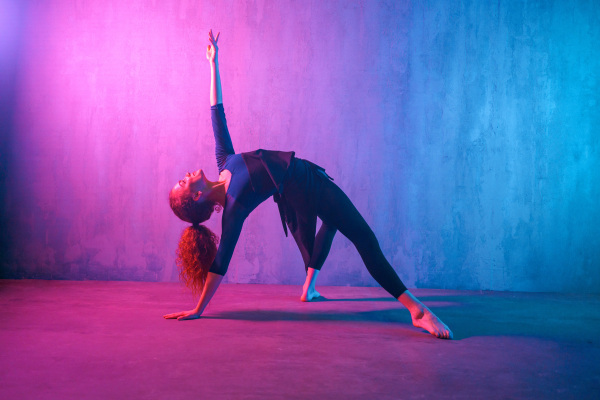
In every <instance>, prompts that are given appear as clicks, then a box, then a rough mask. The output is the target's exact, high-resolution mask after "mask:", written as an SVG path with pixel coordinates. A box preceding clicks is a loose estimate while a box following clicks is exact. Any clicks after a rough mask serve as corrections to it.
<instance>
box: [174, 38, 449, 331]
mask: <svg viewBox="0 0 600 400" xmlns="http://www.w3.org/2000/svg"><path fill="white" fill-rule="evenodd" d="M208 37H209V41H210V45H208V48H207V50H206V58H207V59H208V61H209V64H210V70H211V75H210V76H211V79H210V105H211V117H212V126H213V132H214V136H215V144H216V157H217V164H218V166H219V173H220V174H219V179H218V180H217V181H214V182H213V181H209V180H208V179H207V178H206V176H205V175H204V172H203V171H202V170H201V169H199V170H197V171H196V172H193V173H189V172H188V173H187V174H186V175H185V177H184V178H183V179H181V180H180V181H179V182H177V183H176V184H175V186H174V187H173V189H171V192H170V193H169V201H170V205H171V208H172V209H173V212H174V213H175V215H177V216H178V217H179V218H180V219H182V220H183V221H187V222H189V223H191V224H192V225H191V226H189V227H188V228H186V229H185V230H184V231H183V234H182V235H181V239H180V241H179V247H178V249H177V264H178V266H179V267H180V268H181V278H182V280H184V281H185V283H186V285H187V286H189V287H190V288H191V289H192V290H193V291H194V292H195V293H198V294H199V295H200V300H199V301H198V305H197V306H196V308H194V309H192V310H189V311H182V312H177V313H173V314H167V315H165V316H164V317H165V318H177V319H178V320H186V319H196V318H200V316H201V315H202V312H203V311H204V309H205V308H206V306H207V305H208V303H209V302H210V299H211V298H212V297H213V295H214V294H215V292H216V291H217V288H218V287H219V284H220V283H221V280H222V279H223V276H224V275H225V273H226V272H227V268H228V266H229V262H230V260H231V256H232V254H233V250H234V249H235V245H236V243H237V241H238V238H239V236H240V232H241V230H242V225H243V223H244V220H245V219H246V218H247V217H248V215H249V214H250V213H251V212H252V210H254V209H255V208H256V207H257V206H258V205H259V204H260V203H262V202H263V201H265V200H267V199H268V198H269V197H271V196H273V197H274V199H275V201H276V202H277V205H278V207H279V212H280V214H281V219H282V222H283V229H284V231H285V234H286V235H287V229H288V228H289V230H290V232H291V233H292V236H293V237H294V239H295V241H296V244H297V245H298V248H299V249H300V252H301V253H302V258H303V260H304V267H305V269H306V281H305V282H304V286H303V288H302V296H301V297H300V299H301V300H302V301H311V300H314V299H315V298H318V297H319V296H320V294H319V293H318V292H317V291H316V289H315V283H316V280H317V276H318V275H319V271H320V269H321V266H323V263H324V262H325V259H326V258H327V255H328V254H329V250H330V248H331V242H332V241H333V237H334V236H335V233H336V232H337V231H338V230H339V231H340V232H341V233H342V234H343V235H344V236H346V237H347V238H348V239H350V241H351V242H352V243H353V244H354V246H356V249H357V250H358V252H359V254H360V256H361V258H362V260H363V262H364V263H365V266H366V267H367V269H368V271H369V273H370V274H371V275H372V276H373V278H375V280H376V281H377V282H378V283H379V284H380V285H381V286H382V287H383V288H384V289H385V290H386V291H387V292H388V293H390V294H391V295H392V296H393V297H394V298H396V299H398V300H399V301H400V302H401V303H402V304H403V305H404V306H405V307H406V308H407V309H408V311H409V312H410V315H411V317H412V322H413V325H414V326H416V327H420V328H423V329H425V330H427V331H428V332H429V333H431V334H432V335H435V336H437V337H438V338H444V339H451V338H452V332H451V331H450V329H449V328H448V327H447V326H446V325H445V324H444V323H443V322H442V321H441V320H440V319H439V318H438V317H437V316H435V314H433V313H432V312H431V310H429V309H428V308H427V307H426V306H425V305H424V304H423V303H421V302H420V301H419V300H418V299H417V298H416V297H415V296H413V295H412V294H411V293H410V292H409V291H408V290H407V289H406V286H404V284H403V283H402V281H401V280H400V278H399V277H398V275H397V274H396V272H395V271H394V269H393V268H392V266H391V265H390V264H389V263H388V261H387V260H386V259H385V256H384V255H383V253H382V251H381V248H380V247H379V242H378V241H377V238H376V237H375V234H374V233H373V231H372V230H371V228H370V227H369V225H368V224H367V223H366V221H365V220H364V219H363V217H362V216H361V215H360V213H359V212H358V210H357V209H356V208H355V207H354V205H353V204H352V202H351V201H350V199H349V198H348V196H346V194H345V193H344V192H343V191H342V190H341V189H340V188H339V187H338V186H337V185H336V184H334V183H333V182H332V179H331V178H330V177H329V176H328V175H327V174H326V173H325V170H324V169H323V168H321V167H319V166H318V165H316V164H313V163H311V162H310V161H307V160H303V159H301V158H298V157H296V156H295V154H294V152H281V151H269V150H257V151H254V152H249V153H241V154H236V153H235V151H234V150H233V144H232V142H231V137H230V135H229V131H228V129H227V121H226V120H225V111H224V108H223V96H222V92H221V78H220V75H219V61H218V47H217V41H218V39H219V34H217V37H216V38H215V37H214V36H213V33H212V30H211V31H210V32H209V34H208ZM215 210H217V211H219V210H222V211H223V218H222V226H223V229H222V234H221V240H220V243H219V246H218V248H217V243H218V242H219V241H218V239H217V237H216V236H215V234H214V233H213V232H211V231H210V230H209V229H208V228H207V227H205V226H204V225H200V224H201V223H202V222H204V221H206V220H208V219H209V218H210V216H211V214H212V213H213V211H215ZM317 217H318V218H319V219H321V221H322V225H321V228H320V229H319V232H318V233H316V225H317ZM315 233H316V235H315Z"/></svg>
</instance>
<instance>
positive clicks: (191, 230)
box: [169, 191, 221, 295]
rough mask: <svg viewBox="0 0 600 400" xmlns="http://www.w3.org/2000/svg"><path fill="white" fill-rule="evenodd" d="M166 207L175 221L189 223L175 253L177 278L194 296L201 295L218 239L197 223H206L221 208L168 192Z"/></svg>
mask: <svg viewBox="0 0 600 400" xmlns="http://www.w3.org/2000/svg"><path fill="white" fill-rule="evenodd" d="M169 204H170V205H171V209H172V210H173V212H174V213H175V215H177V217H179V219H181V220H183V221H186V222H190V223H191V224H192V225H191V226H188V227H187V228H185V229H184V230H183V232H182V234H181V238H180V239H179V245H178V247H177V251H176V255H177V258H176V263H177V266H178V267H179V278H180V279H181V281H182V282H183V283H185V285H186V286H187V287H189V288H190V289H191V290H192V292H193V293H194V294H195V295H198V294H201V293H202V289H203V288H204V284H205V283H206V276H207V275H208V270H209V269H210V266H211V265H212V262H213V261H214V259H215V256H216V255H217V244H218V243H219V238H218V237H217V235H215V234H214V233H213V232H212V231H211V230H210V229H208V228H207V227H206V226H204V225H200V223H201V222H204V221H206V220H208V219H209V218H210V216H211V215H212V213H213V211H215V210H220V208H221V206H220V204H218V203H216V202H212V201H208V200H205V201H201V202H197V201H194V199H193V198H192V196H189V197H188V196H177V195H175V194H174V192H173V191H171V192H170V193H169Z"/></svg>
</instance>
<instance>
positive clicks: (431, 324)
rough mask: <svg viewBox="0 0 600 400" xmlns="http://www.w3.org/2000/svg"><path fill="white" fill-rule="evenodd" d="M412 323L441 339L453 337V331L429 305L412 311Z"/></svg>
mask: <svg viewBox="0 0 600 400" xmlns="http://www.w3.org/2000/svg"><path fill="white" fill-rule="evenodd" d="M410 316H411V317H412V323H413V325H414V326H416V327H417V328H423V329H425V330H426V331H427V332H429V333H431V334H432V335H433V336H436V337H438V338H440V339H452V337H453V335H452V331H451V330H450V328H448V326H447V325H446V324H444V323H443V322H442V320H441V319H439V318H438V317H437V316H436V315H435V314H434V313H432V312H431V310H429V309H428V308H427V307H425V308H423V309H421V310H416V311H415V312H414V314H413V313H412V312H411V314H410Z"/></svg>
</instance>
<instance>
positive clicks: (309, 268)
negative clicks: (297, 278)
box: [300, 222, 337, 301]
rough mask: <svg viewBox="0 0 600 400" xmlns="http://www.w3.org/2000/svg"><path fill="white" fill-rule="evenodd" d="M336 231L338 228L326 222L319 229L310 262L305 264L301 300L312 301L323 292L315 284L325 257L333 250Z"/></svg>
mask: <svg viewBox="0 0 600 400" xmlns="http://www.w3.org/2000/svg"><path fill="white" fill-rule="evenodd" d="M336 232H337V229H335V228H334V227H332V226H331V225H327V224H326V223H324V222H323V224H322V225H321V228H320V229H319V232H318V233H317V236H316V238H315V244H314V247H313V252H312V256H311V258H310V260H309V262H308V264H305V268H306V281H305V282H304V286H303V287H302V295H301V296H300V300H302V301H312V300H313V299H316V298H317V297H320V296H321V294H320V293H319V292H317V290H316V289H315V284H316V282H317V276H318V275H319V271H320V270H321V267H322V266H323V264H324V263H325V259H327V256H328V255H329V250H331V242H333V237H334V236H335V233H336Z"/></svg>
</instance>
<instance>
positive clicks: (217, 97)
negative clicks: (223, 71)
mask: <svg viewBox="0 0 600 400" xmlns="http://www.w3.org/2000/svg"><path fill="white" fill-rule="evenodd" d="M220 34H221V32H219V33H217V37H216V38H215V37H214V36H213V33H212V29H211V30H210V31H209V32H208V40H209V41H210V44H209V45H208V47H207V49H206V59H207V60H208V62H209V64H210V105H211V106H216V105H217V104H223V92H222V91H221V76H220V75H219V48H218V47H217V41H218V40H219V35H220Z"/></svg>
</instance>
